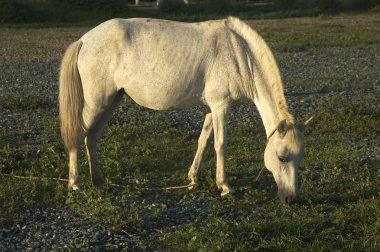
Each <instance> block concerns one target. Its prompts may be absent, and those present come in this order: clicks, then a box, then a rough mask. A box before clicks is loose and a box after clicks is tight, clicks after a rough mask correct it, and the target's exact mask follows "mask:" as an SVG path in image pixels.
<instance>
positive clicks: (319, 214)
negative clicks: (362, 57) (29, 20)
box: [0, 15, 380, 251]
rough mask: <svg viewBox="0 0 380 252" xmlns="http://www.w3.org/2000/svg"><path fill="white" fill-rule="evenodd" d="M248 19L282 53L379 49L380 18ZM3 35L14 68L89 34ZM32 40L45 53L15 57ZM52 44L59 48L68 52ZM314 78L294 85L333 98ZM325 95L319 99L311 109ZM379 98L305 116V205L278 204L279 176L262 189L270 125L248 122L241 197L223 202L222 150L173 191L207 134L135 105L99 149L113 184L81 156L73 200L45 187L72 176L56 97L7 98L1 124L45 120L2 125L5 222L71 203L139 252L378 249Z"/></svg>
mask: <svg viewBox="0 0 380 252" xmlns="http://www.w3.org/2000/svg"><path fill="white" fill-rule="evenodd" d="M249 23H250V24H251V25H252V26H254V27H256V29H257V30H258V31H259V32H261V33H262V34H263V36H264V37H265V38H266V39H267V40H268V41H269V43H270V44H271V45H272V47H273V48H274V49H275V50H276V51H277V52H278V51H285V52H287V51H292V52H294V51H300V50H310V53H311V54H313V53H318V50H321V49H322V48H327V47H335V46H350V47H361V46H365V45H373V44H379V43H380V41H379V40H380V37H379V34H380V32H379V24H380V21H379V18H378V16H373V15H361V16H339V17H334V18H313V19H286V20H283V21H281V22H278V21H276V20H264V21H249ZM269 27H271V29H269ZM0 29H1V30H0V33H1V34H6V36H4V37H2V38H1V42H0V43H3V48H4V53H2V54H1V56H0V57H2V62H7V64H17V63H18V62H19V63H22V62H25V61H28V60H30V62H32V63H33V62H38V59H40V58H41V57H42V56H44V55H45V54H44V53H45V50H43V48H50V49H51V52H52V53H51V54H49V55H46V58H45V59H46V60H47V61H50V62H52V63H54V62H57V61H58V60H59V59H60V55H61V54H62V51H63V50H64V46H63V45H62V44H65V45H67V44H68V42H69V41H72V40H73V39H74V38H77V37H79V36H80V34H82V33H83V32H85V31H86V30H88V28H82V27H81V28H68V27H66V28H44V29H42V30H41V29H39V28H33V27H27V28H25V26H21V27H20V26H17V27H11V28H0ZM43 34H45V37H44V36H43ZM46 34H48V35H46ZM62 34H64V36H63V35H62ZM66 35H67V36H66ZM322 35H323V36H322ZM25 36H27V37H28V42H27V46H28V45H32V44H33V43H37V41H39V42H40V44H41V47H42V50H36V51H33V52H31V51H26V52H25V54H22V55H15V57H12V56H13V53H14V52H15V51H16V49H17V48H18V47H21V45H24V43H23V42H24V38H25ZM63 37H65V39H64V38H63ZM61 39H62V40H63V42H62V40H61ZM40 40H41V41H40ZM9 41H12V43H10V42H9ZM49 41H50V42H49ZM51 41H59V42H58V46H57V44H55V43H52V42H51ZM28 43H29V44H28ZM5 45H6V46H5ZM58 47H59V48H58ZM49 57H50V58H49ZM3 59H8V60H7V61H3ZM1 64H5V63H1ZM318 77H321V78H322V77H323V76H322V73H321V76H313V78H318ZM305 78H306V77H294V79H292V80H293V82H292V83H293V85H295V87H293V89H294V90H296V89H297V88H301V89H302V90H305V89H306V91H310V92H316V93H327V92H330V91H331V89H330V87H326V88H327V90H318V89H317V90H313V88H314V87H313V86H312V85H310V86H307V87H305V86H304V82H305V81H306V80H308V79H305ZM323 78H325V77H323ZM328 78H329V79H328V80H329V81H330V83H332V84H331V86H334V83H335V84H336V85H338V83H339V81H340V79H339V76H329V77H328ZM374 78H376V77H374ZM373 81H378V79H377V80H373ZM55 87H56V86H55ZM332 91H334V90H332ZM335 91H336V90H335ZM337 93H338V92H337ZM317 99H319V97H318V95H316V97H313V98H311V101H310V102H312V101H313V100H317ZM378 99H379V98H378V97H376V94H371V93H363V94H359V95H357V96H355V97H354V98H353V99H349V100H342V99H340V98H339V96H338V95H336V96H335V97H333V98H331V99H329V100H328V101H327V102H326V103H325V104H323V105H322V106H320V107H318V108H317V109H316V110H315V111H310V112H309V113H308V114H305V115H298V117H299V118H300V119H306V118H307V117H308V116H310V115H313V116H314V123H313V124H312V125H311V126H310V127H309V128H308V129H307V131H306V153H307V154H306V157H305V158H304V160H303V161H302V168H301V171H300V184H301V191H302V192H301V193H302V197H301V199H300V201H299V202H298V203H297V204H295V205H291V206H285V205H282V204H281V203H280V202H279V200H278V199H276V185H275V183H274V181H273V178H272V176H271V175H270V174H269V172H265V173H264V175H263V176H262V178H261V179H260V180H259V181H258V182H255V181H254V179H255V177H256V175H257V174H258V172H259V170H260V169H261V168H262V166H263V157H262V155H263V151H264V147H265V133H264V130H263V127H262V125H261V123H259V122H257V123H252V122H250V123H247V122H244V121H241V122H239V123H236V124H234V127H233V128H230V129H229V136H230V137H229V145H228V150H229V152H228V157H227V167H228V177H229V178H230V183H231V185H232V186H234V188H236V189H237V192H236V194H235V195H234V196H229V197H226V198H221V197H220V196H219V192H218V190H217V188H216V185H215V182H214V178H215V155H214V151H213V149H212V144H210V147H209V148H208V150H207V153H206V156H205V159H204V163H203V167H202V170H201V174H200V185H199V186H198V187H197V188H196V189H195V190H194V191H188V190H187V189H177V190H165V189H164V188H166V187H168V186H176V185H182V184H186V183H187V179H186V174H187V171H188V167H189V165H190V164H191V161H192V157H193V156H194V153H195V150H196V144H197V137H198V133H199V130H200V129H198V130H196V131H195V132H194V131H192V130H190V128H189V127H187V126H177V125H175V124H173V123H172V122H171V121H170V120H167V119H166V118H165V117H163V116H162V114H161V113H154V114H152V113H140V112H141V111H145V110H144V109H143V108H141V107H139V106H137V105H135V104H133V103H132V101H130V100H129V99H126V100H125V102H124V104H123V105H122V108H121V109H120V110H118V112H117V115H115V116H114V117H113V119H112V120H111V122H110V123H109V127H108V128H107V129H106V130H105V133H104V136H103V138H102V140H101V143H100V145H99V150H98V152H99V158H100V161H101V163H102V166H103V169H102V170H103V172H104V175H105V178H106V183H105V185H104V186H103V187H101V188H95V187H93V186H92V185H91V183H90V177H89V172H88V169H87V167H88V164H87V161H86V160H85V154H84V150H83V149H82V152H81V161H80V165H81V167H82V169H81V170H80V171H81V178H82V180H81V183H82V189H83V190H82V191H79V192H77V191H75V192H72V191H68V190H67V185H66V182H63V181H59V180H49V179H46V178H51V177H54V178H62V179H64V178H67V173H68V171H67V170H68V168H67V155H66V153H65V152H64V149H63V145H62V142H61V140H60V137H59V123H58V117H57V110H56V106H57V101H56V96H44V95H43V94H41V95H40V96H35V95H30V96H23V95H17V94H14V93H3V94H2V97H1V100H0V108H1V110H3V111H8V114H4V113H3V114H1V115H0V122H5V120H6V119H7V118H8V117H9V115H13V116H19V115H21V114H28V113H33V118H38V121H29V120H24V121H21V122H20V125H17V127H15V128H16V129H17V131H14V130H6V129H5V127H2V128H1V129H2V130H1V131H0V173H1V174H2V175H0V188H1V189H0V226H1V225H6V224H9V223H10V222H11V221H12V219H17V212H15V209H17V207H19V206H20V205H21V206H23V207H27V208H36V207H40V208H44V207H46V206H55V207H60V206H69V207H71V208H73V209H74V210H75V211H76V212H77V213H79V214H82V215H83V216H84V217H85V218H88V219H91V220H92V221H94V222H98V223H102V224H104V225H107V226H109V227H113V228H115V229H119V230H124V231H126V232H128V233H130V234H134V238H133V239H131V243H132V244H133V247H134V248H137V249H140V250H145V249H158V250H164V251H196V250H200V251H231V250H236V251H250V250H259V251H260V250H273V251H279V250H280V251H281V250H292V251H316V250H317V251H378V250H380V232H379V230H380V194H379V190H380V156H379V155H378V153H377V154H376V153H375V154H374V155H373V154H371V153H372V152H371V153H369V152H368V151H369V149H371V148H372V147H374V148H378V147H379V146H378V143H379V140H380V139H379V136H380V130H379V127H378V125H379V124H380V114H379V111H380V110H379V109H380V107H379V100H378ZM122 111H124V112H122ZM125 111H128V113H127V112H125ZM194 111H195V110H194ZM194 111H192V112H194ZM194 113H198V112H194ZM200 114H202V113H200ZM15 176H23V177H30V178H29V179H25V178H24V179H22V178H17V177H15ZM35 177H39V179H38V178H37V179H36V178H35ZM10 218H11V219H10Z"/></svg>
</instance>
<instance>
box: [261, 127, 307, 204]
mask: <svg viewBox="0 0 380 252" xmlns="http://www.w3.org/2000/svg"><path fill="white" fill-rule="evenodd" d="M309 121H310V120H308V121H307V122H306V123H305V124H304V125H306V124H307V123H308V122H309ZM302 131H303V125H299V126H296V125H294V124H290V123H287V122H286V121H285V120H283V121H281V122H280V123H279V125H278V126H277V128H276V129H275V130H274V131H273V132H272V134H270V135H269V138H268V143H267V146H266V148H265V153H264V163H265V166H266V168H267V169H268V170H269V171H270V172H272V174H273V176H274V179H275V180H276V183H277V187H278V196H279V198H280V200H281V202H282V203H286V204H290V203H292V202H293V201H294V200H295V199H296V198H297V197H298V167H299V165H300V161H301V158H302V156H303V153H304V146H303V134H302Z"/></svg>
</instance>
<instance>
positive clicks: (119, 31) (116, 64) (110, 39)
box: [78, 19, 226, 110]
mask: <svg viewBox="0 0 380 252" xmlns="http://www.w3.org/2000/svg"><path fill="white" fill-rule="evenodd" d="M225 31H226V29H225V24H224V21H223V20H220V21H209V22H202V23H181V22H174V21H167V20H156V19H113V20H109V21H107V22H105V23H103V24H101V25H99V26H97V27H95V28H94V29H93V30H91V31H89V32H88V33H87V34H85V35H84V36H83V37H82V38H81V40H82V41H83V46H82V49H81V52H80V58H79V60H78V62H79V66H80V70H81V69H82V70H83V71H81V72H86V73H84V75H87V77H88V78H89V79H91V81H92V82H94V81H96V80H109V83H104V84H103V85H108V87H107V88H106V89H107V90H110V91H115V90H120V89H124V90H125V91H126V93H127V94H128V95H129V96H130V97H131V98H132V99H133V100H135V101H136V102H137V103H139V104H140V105H142V106H145V107H148V108H152V109H158V110H164V109H172V108H181V107H189V106H193V105H198V104H201V103H204V89H205V82H206V79H207V77H208V73H209V69H210V67H212V66H213V64H214V63H215V57H216V55H217V54H218V50H219V49H220V48H218V43H219V44H220V43H221V37H223V34H222V33H225ZM82 77H83V76H82ZM84 79H86V76H84ZM112 82H113V83H112ZM112 84H113V85H115V87H114V88H110V87H109V85H112Z"/></svg>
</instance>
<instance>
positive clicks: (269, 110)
mask: <svg viewBox="0 0 380 252" xmlns="http://www.w3.org/2000/svg"><path fill="white" fill-rule="evenodd" d="M263 75H264V73H262V72H261V73H259V72H256V73H255V76H254V79H255V81H254V83H255V92H254V97H253V102H254V103H255V105H256V107H257V109H258V111H259V113H260V116H261V118H262V121H263V124H264V127H265V131H266V135H267V137H268V136H269V135H270V133H271V132H272V131H273V130H274V129H276V128H277V126H278V124H279V123H280V121H281V120H284V119H285V120H287V121H288V122H290V123H293V121H294V119H293V116H292V115H291V114H290V113H289V112H288V107H287V104H286V100H285V97H284V94H283V89H282V82H281V77H278V78H272V76H266V77H265V76H263ZM270 83H271V84H270Z"/></svg>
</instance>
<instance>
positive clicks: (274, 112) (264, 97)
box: [253, 92, 281, 137]
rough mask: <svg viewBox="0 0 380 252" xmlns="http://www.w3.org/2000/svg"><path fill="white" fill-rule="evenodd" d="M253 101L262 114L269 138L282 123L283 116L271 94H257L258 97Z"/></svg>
mask: <svg viewBox="0 0 380 252" xmlns="http://www.w3.org/2000/svg"><path fill="white" fill-rule="evenodd" d="M253 101H254V103H255V105H256V107H257V110H258V111H259V113H260V116H261V119H262V121H263V124H264V128H265V132H266V135H267V137H268V136H269V134H270V133H271V132H272V131H273V130H274V129H275V128H276V127H277V126H278V124H279V122H280V121H281V115H280V113H279V111H278V109H277V104H276V103H275V102H274V101H273V100H272V98H271V96H270V94H267V93H265V92H258V93H256V97H255V98H254V100H253Z"/></svg>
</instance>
